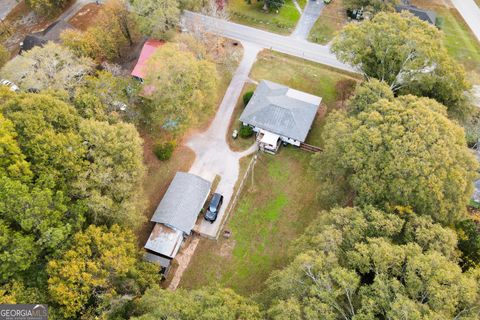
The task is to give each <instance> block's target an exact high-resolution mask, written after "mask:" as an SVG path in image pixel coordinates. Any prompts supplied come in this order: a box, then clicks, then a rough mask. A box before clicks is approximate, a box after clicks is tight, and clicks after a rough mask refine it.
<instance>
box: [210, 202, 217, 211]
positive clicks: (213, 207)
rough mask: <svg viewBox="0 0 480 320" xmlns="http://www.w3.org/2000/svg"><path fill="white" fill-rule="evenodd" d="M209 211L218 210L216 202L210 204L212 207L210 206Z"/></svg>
mask: <svg viewBox="0 0 480 320" xmlns="http://www.w3.org/2000/svg"><path fill="white" fill-rule="evenodd" d="M208 211H210V212H215V211H217V208H216V207H215V206H214V204H213V203H212V204H211V205H210V208H208Z"/></svg>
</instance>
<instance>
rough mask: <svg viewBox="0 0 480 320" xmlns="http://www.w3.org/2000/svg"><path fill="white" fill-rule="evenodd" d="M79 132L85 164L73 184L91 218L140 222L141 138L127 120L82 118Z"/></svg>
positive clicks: (130, 223) (101, 221) (102, 221)
mask: <svg viewBox="0 0 480 320" xmlns="http://www.w3.org/2000/svg"><path fill="white" fill-rule="evenodd" d="M79 133H80V135H81V136H82V140H83V143H84V144H85V145H86V147H87V153H86V158H87V161H88V162H89V164H88V166H87V167H86V168H85V170H83V171H82V172H81V173H79V176H78V180H77V181H76V183H75V184H74V189H75V190H76V191H74V192H75V193H76V195H77V197H80V198H85V199H86V203H87V207H88V209H89V214H90V216H91V218H92V222H93V223H95V224H108V225H111V224H113V223H117V224H121V225H123V226H129V227H134V226H137V225H138V224H139V223H141V222H142V220H143V216H142V209H143V202H144V201H145V200H144V198H143V196H142V195H143V189H142V181H143V177H144V173H145V167H144V165H143V149H142V140H141V138H140V136H139V134H138V132H137V130H136V128H135V127H134V126H133V125H131V124H126V123H118V124H114V125H110V124H109V123H108V122H99V121H95V120H84V121H82V122H81V124H80V129H79Z"/></svg>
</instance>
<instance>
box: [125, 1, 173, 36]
mask: <svg viewBox="0 0 480 320" xmlns="http://www.w3.org/2000/svg"><path fill="white" fill-rule="evenodd" d="M131 2H132V7H133V10H134V12H135V13H136V14H137V21H138V25H139V27H140V31H141V32H142V33H143V34H145V35H147V36H149V37H153V38H156V39H165V40H167V39H169V38H170V36H171V34H170V33H169V31H171V30H173V29H175V28H176V27H178V24H179V23H180V8H179V2H178V0H132V1H131Z"/></svg>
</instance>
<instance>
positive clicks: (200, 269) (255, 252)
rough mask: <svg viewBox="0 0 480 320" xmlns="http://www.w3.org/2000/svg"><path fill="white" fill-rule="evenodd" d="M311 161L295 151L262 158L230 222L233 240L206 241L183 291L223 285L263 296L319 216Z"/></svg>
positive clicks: (201, 242) (191, 266)
mask: <svg viewBox="0 0 480 320" xmlns="http://www.w3.org/2000/svg"><path fill="white" fill-rule="evenodd" d="M310 158H311V154H309V153H306V152H303V151H300V150H298V149H296V148H293V147H287V148H283V149H281V151H280V153H279V154H277V155H275V156H271V155H266V154H262V155H260V157H259V159H258V160H257V164H256V166H255V170H254V175H253V179H252V177H251V176H249V177H248V178H247V179H248V180H247V181H246V186H245V189H244V190H243V193H242V195H241V198H240V200H239V203H238V205H237V207H236V209H235V210H234V211H233V215H232V217H231V218H230V221H229V222H228V223H227V226H226V229H228V230H231V232H232V237H231V238H230V239H224V238H220V239H219V240H218V241H212V240H206V239H202V240H201V241H200V244H199V247H198V248H197V250H196V252H195V255H194V256H193V258H192V261H191V262H190V265H189V267H188V269H187V270H186V272H185V273H184V275H183V278H182V282H181V287H184V288H198V287H201V286H204V285H212V284H215V283H219V284H221V285H223V286H227V287H231V288H234V289H235V290H236V291H238V292H239V293H242V294H246V295H250V294H254V293H256V292H259V291H261V290H262V289H263V288H264V281H265V280H266V279H267V278H268V276H269V275H270V273H271V272H272V270H275V269H279V268H281V267H282V266H284V265H285V263H287V261H288V260H289V259H290V257H289V256H288V254H287V249H288V247H289V246H290V244H291V242H292V241H293V240H294V239H296V238H297V237H298V236H299V235H300V234H302V233H303V231H304V230H305V228H306V227H307V225H308V224H309V223H310V222H311V221H312V219H314V218H315V217H316V216H317V215H318V213H319V212H320V208H319V206H318V202H317V201H316V197H315V192H314V191H313V190H315V185H316V182H315V179H314V178H313V177H312V176H311V175H310V174H309V170H308V165H309V162H310ZM252 181H253V182H252Z"/></svg>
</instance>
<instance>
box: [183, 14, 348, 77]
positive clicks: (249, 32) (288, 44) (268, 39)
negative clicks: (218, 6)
mask: <svg viewBox="0 0 480 320" xmlns="http://www.w3.org/2000/svg"><path fill="white" fill-rule="evenodd" d="M183 22H184V25H185V27H187V28H192V27H194V26H197V27H198V26H199V25H201V26H203V28H204V29H205V31H208V32H211V33H214V34H217V35H220V36H223V37H227V38H231V39H235V40H238V41H241V42H242V43H245V42H248V43H253V44H256V45H258V46H260V47H261V48H263V49H271V50H274V51H278V52H281V53H285V54H288V55H292V56H295V57H299V58H304V59H306V60H310V61H314V62H317V63H321V64H324V65H327V66H330V67H334V68H337V69H341V70H345V71H350V72H354V70H353V69H352V67H350V66H348V65H346V64H344V63H342V62H340V61H338V60H337V58H336V57H335V55H334V54H333V53H331V52H330V47H329V46H322V45H319V44H314V43H311V42H308V41H305V40H302V39H298V38H294V37H289V36H281V35H278V34H274V33H271V32H267V31H263V30H259V29H255V28H252V27H248V26H244V25H241V24H238V23H233V22H229V21H225V20H220V19H216V18H212V17H208V16H204V15H201V14H198V13H194V12H190V11H186V12H185V13H184V15H183Z"/></svg>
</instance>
